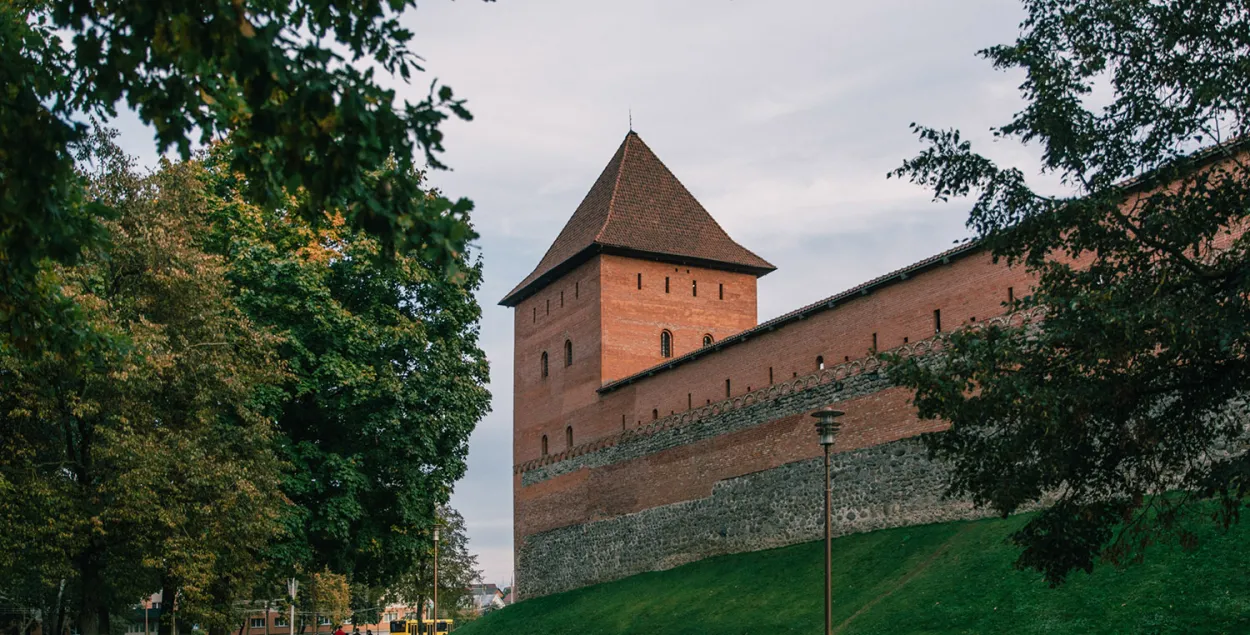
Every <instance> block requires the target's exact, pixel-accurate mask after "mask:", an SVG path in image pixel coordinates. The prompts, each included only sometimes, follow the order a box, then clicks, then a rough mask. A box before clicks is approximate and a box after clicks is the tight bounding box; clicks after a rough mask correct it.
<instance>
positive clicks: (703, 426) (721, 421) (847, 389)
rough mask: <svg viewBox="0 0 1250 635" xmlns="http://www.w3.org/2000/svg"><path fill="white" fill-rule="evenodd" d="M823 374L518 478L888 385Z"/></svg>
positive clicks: (537, 478)
mask: <svg viewBox="0 0 1250 635" xmlns="http://www.w3.org/2000/svg"><path fill="white" fill-rule="evenodd" d="M823 375H824V381H825V383H819V382H820V381H821V376H820V375H813V376H810V377H804V378H803V380H802V381H801V382H793V385H790V386H787V387H785V388H782V387H779V389H778V392H779V393H781V392H782V391H785V392H784V394H781V395H780V396H778V397H776V398H775V399H771V400H766V397H767V394H766V391H761V392H765V394H764V395H759V396H758V397H757V398H759V399H761V401H756V402H754V403H749V405H746V406H744V407H741V408H739V409H737V410H734V409H731V407H732V406H731V404H717V407H716V408H709V409H710V410H716V411H717V412H719V414H713V415H711V416H707V417H706V418H704V419H700V420H698V421H695V422H693V423H690V424H688V425H677V426H675V427H670V426H672V425H673V424H675V423H680V421H681V417H680V416H678V417H672V418H666V420H665V421H663V422H660V423H659V424H658V425H656V426H655V427H654V432H651V433H650V434H647V433H645V432H650V431H649V430H648V431H644V433H639V434H630V435H625V436H624V438H623V439H622V440H621V441H620V442H619V443H617V444H616V445H612V446H608V447H605V448H602V449H597V450H592V451H589V452H587V453H585V454H580V455H577V456H574V457H571V458H569V459H567V460H564V461H559V462H556V463H552V464H550V465H544V466H542V467H538V468H536V469H532V470H528V471H525V472H523V473H522V475H521V484H522V485H523V486H530V485H533V484H535V483H540V482H542V481H545V480H547V479H550V478H554V477H556V476H560V475H562V474H568V473H570V472H573V471H576V470H579V469H586V468H592V469H593V468H598V467H604V466H607V465H612V464H614V463H621V462H624V461H628V460H631V459H638V458H642V457H644V456H647V455H650V454H655V453H657V452H661V451H664V450H668V449H671V448H677V447H681V446H685V445H689V444H691V443H695V442H697V441H702V440H705V439H709V438H712V437H715V436H720V435H723V434H728V433H731V432H737V431H739V430H744V429H746V428H750V427H754V426H758V425H761V424H764V423H768V422H771V421H776V420H778V419H782V418H785V417H789V416H792V415H798V414H805V413H809V412H812V411H813V410H815V409H817V408H819V407H821V406H824V405H826V404H831V403H835V402H840V401H845V400H848V399H853V398H855V397H862V396H864V395H869V394H872V393H875V392H878V391H880V390H884V389H886V388H889V387H890V384H889V381H888V380H887V379H886V378H885V374H884V373H883V372H881V371H872V372H868V373H862V374H859V375H855V376H851V377H847V378H846V379H843V380H841V381H838V380H835V379H833V377H834V376H836V372H835V371H834V370H832V369H830V371H829V372H828V373H823ZM809 382H810V383H812V384H813V387H812V388H810V389H806V390H804V389H803V388H802V387H801V386H800V385H799V384H804V383H809ZM787 383H788V384H789V383H790V382H787ZM748 401H749V400H748ZM721 408H724V412H720V409H721Z"/></svg>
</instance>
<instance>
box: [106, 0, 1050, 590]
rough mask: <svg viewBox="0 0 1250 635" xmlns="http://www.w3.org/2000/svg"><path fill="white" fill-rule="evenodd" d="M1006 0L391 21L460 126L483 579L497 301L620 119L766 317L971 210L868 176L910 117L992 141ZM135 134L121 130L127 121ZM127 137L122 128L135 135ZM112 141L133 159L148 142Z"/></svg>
mask: <svg viewBox="0 0 1250 635" xmlns="http://www.w3.org/2000/svg"><path fill="white" fill-rule="evenodd" d="M1021 16H1022V13H1021V9H1020V7H1019V5H1018V3H1016V2H1011V1H1005V0H993V1H991V0H876V1H873V2H865V1H863V0H859V1H851V0H803V1H800V0H770V1H768V2H763V1H761V0H680V1H673V0H632V1H628V2H626V1H623V0H621V1H615V0H613V1H608V0H541V1H540V0H531V1H529V2H526V1H523V0H501V1H499V2H497V3H489V4H488V3H483V2H478V1H475V0H459V1H457V2H450V1H448V0H424V1H423V2H422V3H421V5H420V7H419V9H418V10H416V11H414V12H410V13H409V14H408V15H407V16H405V21H406V22H407V24H408V26H410V27H411V28H412V29H413V30H414V31H415V33H416V38H415V42H414V45H413V48H414V50H416V51H417V52H418V53H420V54H421V55H422V56H423V57H424V58H425V59H426V61H427V64H426V67H427V70H428V75H427V76H426V77H425V78H424V79H422V78H418V80H417V81H415V82H414V84H413V85H412V86H403V85H402V84H401V85H399V91H400V93H401V95H402V96H405V97H407V98H408V99H410V100H412V101H416V100H418V99H420V97H421V96H422V95H423V94H424V92H425V90H426V89H427V88H428V81H429V80H430V79H432V78H434V77H437V78H438V79H439V80H440V81H442V82H444V83H447V84H449V85H451V86H452V87H453V88H454V89H455V91H456V94H457V96H461V97H464V98H467V99H468V100H469V102H468V105H469V108H470V110H471V111H472V112H473V114H474V116H475V119H474V121H472V122H469V123H458V122H457V123H453V124H450V125H447V126H446V128H445V132H446V134H447V138H446V141H445V145H446V146H447V149H448V152H447V153H446V155H445V157H444V162H445V163H447V164H448V165H450V166H451V167H452V168H453V171H451V172H443V173H437V174H434V175H433V179H432V181H433V183H434V184H435V185H436V186H438V187H440V188H442V189H443V190H444V192H445V193H447V194H448V195H451V196H468V197H469V198H472V199H473V200H474V201H475V203H476V205H477V210H476V212H475V214H474V221H475V223H476V225H477V229H478V231H479V232H480V233H481V235H482V237H481V240H480V243H479V248H480V249H479V251H480V253H481V254H482V255H483V257H484V259H485V270H486V273H485V282H484V284H483V287H482V290H481V293H480V296H479V299H480V301H481V304H482V308H483V322H482V345H483V348H484V349H485V350H486V353H487V356H488V357H489V358H490V361H491V378H492V382H491V391H492V393H493V394H494V402H493V412H492V413H491V414H490V415H489V416H487V417H486V419H485V420H483V421H482V422H481V424H479V425H478V428H477V430H476V432H474V434H473V437H472V440H471V450H470V453H469V471H468V475H467V476H466V477H465V479H464V480H463V481H461V482H460V483H459V484H458V485H457V487H456V491H455V495H454V496H453V499H452V501H453V504H454V505H455V507H457V508H458V509H459V510H460V511H461V512H462V513H463V514H464V516H465V519H466V521H467V523H468V529H469V535H470V547H471V548H472V549H473V550H474V551H475V552H477V554H478V555H479V558H480V561H481V564H482V567H483V568H484V569H485V578H486V580H487V581H489V582H496V583H500V584H506V583H508V582H509V581H510V579H511V576H512V564H513V561H512V478H511V475H512V468H511V464H512V453H511V443H512V433H511V423H512V422H511V415H512V322H511V320H512V316H511V311H512V310H511V309H507V308H504V307H500V306H498V304H497V303H498V301H499V299H500V298H502V297H503V295H504V294H505V293H507V291H508V290H509V289H511V288H512V287H513V286H514V285H515V284H516V283H517V282H518V281H520V280H521V279H522V278H523V277H524V276H525V275H526V274H528V273H529V272H530V271H531V270H532V269H533V268H534V266H535V265H536V264H537V263H538V260H539V258H541V257H542V255H543V253H544V252H545V251H546V249H547V247H548V246H549V245H550V243H551V241H552V240H554V239H555V236H556V234H557V233H558V232H559V231H560V228H561V227H563V225H564V222H565V221H566V220H568V217H569V216H570V215H571V214H572V213H573V210H574V209H575V208H576V207H577V204H578V203H579V202H580V201H581V199H582V197H583V196H585V194H586V191H587V190H588V189H589V188H590V185H591V184H592V183H593V182H594V180H595V177H596V176H598V174H599V172H600V170H602V169H603V167H604V165H605V164H606V163H607V161H608V159H609V158H610V157H611V156H612V154H613V152H615V150H616V148H617V146H618V145H619V144H620V142H621V140H622V139H623V138H624V136H625V133H626V132H627V131H628V129H629V125H628V121H629V119H628V118H629V112H630V111H631V110H632V112H633V126H634V129H635V130H636V131H637V132H638V133H639V134H640V135H641V136H642V138H643V139H644V140H645V141H646V142H647V144H648V145H649V146H651V148H652V149H653V150H654V151H655V152H656V154H657V155H658V156H659V157H660V159H661V160H662V161H664V162H665V164H666V165H668V167H669V169H671V170H672V171H673V172H674V173H675V174H676V175H677V177H678V178H679V179H680V180H681V181H682V183H684V184H685V185H686V187H687V188H688V189H689V190H690V191H691V192H692V193H693V194H694V195H695V197H696V198H697V199H699V201H701V202H702V203H703V205H704V207H706V208H707V210H708V211H709V212H710V213H711V214H712V216H713V217H715V218H716V219H717V220H718V221H719V222H720V224H721V225H722V226H723V227H724V228H725V230H726V231H728V232H729V235H730V236H732V237H733V238H734V239H735V240H737V241H738V242H739V243H742V244H743V245H744V246H746V247H747V248H749V249H751V250H752V251H754V252H755V253H757V254H759V255H760V256H762V257H764V258H765V259H766V260H768V261H770V262H772V263H773V264H774V265H776V266H777V271H775V272H774V273H772V274H770V275H768V276H766V277H764V278H763V279H761V281H760V285H759V294H760V302H759V310H760V316H759V317H760V319H761V320H763V319H768V318H770V317H773V316H776V315H778V314H781V313H784V312H786V311H789V310H791V309H794V308H797V307H799V306H801V305H804V304H807V303H810V302H813V301H815V300H818V299H820V298H823V297H825V296H829V295H832V294H834V293H836V292H838V291H841V290H843V289H846V288H848V287H851V286H853V285H855V284H857V283H859V282H862V281H864V280H867V279H869V278H872V277H874V276H876V275H879V274H881V273H885V272H887V271H890V270H892V269H896V268H898V267H901V266H904V265H907V264H909V263H911V262H915V261H917V260H920V259H922V258H924V257H925V256H928V255H931V254H933V253H936V252H938V251H941V250H944V249H946V248H948V247H950V246H951V244H952V242H954V241H956V240H958V239H962V238H964V237H965V236H967V231H966V230H965V229H964V226H963V223H964V220H965V218H966V214H967V209H968V203H967V202H966V201H956V202H952V203H950V204H945V205H943V204H937V203H933V202H931V201H930V199H929V196H928V195H927V194H926V192H925V191H924V190H922V189H921V188H919V187H917V186H914V185H911V184H909V183H906V182H899V181H898V180H896V179H891V180H886V178H885V175H886V173H887V172H888V171H890V170H891V169H893V168H895V167H897V166H898V165H899V164H900V162H901V161H902V160H903V159H905V158H908V157H910V156H913V155H914V154H915V153H916V152H917V151H918V150H919V149H920V146H919V144H918V143H917V142H916V140H915V138H914V137H913V136H912V135H911V134H910V132H909V130H908V127H907V126H908V123H909V122H912V121H916V122H919V123H923V124H926V125H933V126H942V127H947V126H954V127H959V128H961V129H962V130H963V131H964V133H965V134H966V135H968V136H969V137H970V138H971V139H972V140H973V141H974V143H976V142H977V141H980V142H982V143H981V144H980V145H979V147H980V149H981V150H983V151H985V152H986V153H987V154H990V155H991V156H992V157H994V158H996V159H999V160H1001V161H1003V162H1009V163H1014V164H1017V165H1020V166H1022V167H1026V168H1027V167H1028V166H1032V165H1036V161H1035V159H1034V158H1033V157H1034V154H1035V153H1033V152H1030V151H1028V150H1027V149H1023V148H1020V147H1019V146H1016V145H1013V144H1007V143H997V144H995V143H993V142H992V140H991V138H990V135H989V132H988V131H989V128H990V126H991V125H995V124H1002V123H1004V122H1005V121H1006V120H1007V118H1008V117H1009V116H1010V115H1011V114H1012V113H1013V112H1015V111H1016V110H1018V109H1019V107H1020V101H1019V98H1018V93H1017V90H1016V86H1017V85H1018V84H1019V83H1020V80H1021V76H1020V75H1018V74H1009V73H1002V72H998V71H995V70H993V69H992V68H991V67H990V65H989V63H988V62H986V61H985V60H982V59H980V58H978V57H976V55H975V52H976V51H977V50H979V49H981V48H984V47H986V46H990V45H993V44H998V43H1005V42H1009V41H1011V40H1013V39H1014V36H1015V34H1016V32H1017V25H1018V23H1019V21H1020V18H1021ZM127 128H131V126H126V125H123V130H126V129H127ZM131 129H133V128H131ZM123 145H124V146H125V147H127V149H128V150H130V151H131V152H133V153H136V154H138V155H140V156H141V157H151V156H152V150H151V141H150V137H145V136H144V135H143V134H140V133H135V134H133V135H130V134H128V138H127V139H125V140H124V143H123Z"/></svg>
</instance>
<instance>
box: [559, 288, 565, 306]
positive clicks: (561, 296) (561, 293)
mask: <svg viewBox="0 0 1250 635" xmlns="http://www.w3.org/2000/svg"><path fill="white" fill-rule="evenodd" d="M560 308H564V292H563V291H561V292H560Z"/></svg>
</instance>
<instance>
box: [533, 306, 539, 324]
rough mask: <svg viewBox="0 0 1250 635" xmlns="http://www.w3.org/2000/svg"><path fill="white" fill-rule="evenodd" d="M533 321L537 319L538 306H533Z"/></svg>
mask: <svg viewBox="0 0 1250 635" xmlns="http://www.w3.org/2000/svg"><path fill="white" fill-rule="evenodd" d="M534 321H535V322H537V321H538V307H534Z"/></svg>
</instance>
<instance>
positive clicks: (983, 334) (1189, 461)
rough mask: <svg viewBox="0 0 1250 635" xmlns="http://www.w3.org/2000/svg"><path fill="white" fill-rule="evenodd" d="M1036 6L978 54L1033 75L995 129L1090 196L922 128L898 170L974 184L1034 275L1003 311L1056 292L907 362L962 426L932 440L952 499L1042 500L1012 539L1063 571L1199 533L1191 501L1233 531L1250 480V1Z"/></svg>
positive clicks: (1055, 572)
mask: <svg viewBox="0 0 1250 635" xmlns="http://www.w3.org/2000/svg"><path fill="white" fill-rule="evenodd" d="M1024 6H1025V9H1026V11H1027V18H1026V19H1025V20H1024V22H1023V23H1022V25H1021V32H1020V36H1019V38H1018V39H1017V40H1016V41H1015V42H1014V43H1013V44H1007V45H1002V46H995V47H992V48H989V49H986V50H984V51H982V52H981V55H982V56H984V57H986V58H988V59H989V60H991V61H992V62H993V64H994V65H995V66H996V67H997V68H1001V69H1020V70H1022V71H1023V73H1024V76H1025V80H1024V83H1023V84H1022V85H1021V86H1020V91H1021V94H1022V96H1023V98H1024V100H1025V106H1024V108H1023V110H1021V111H1020V112H1019V113H1017V114H1016V115H1015V116H1014V117H1013V118H1012V119H1011V120H1010V121H1008V122H1006V123H1005V124H1004V125H1003V126H1001V127H998V128H995V129H994V133H995V135H996V136H998V137H1000V138H1005V139H1015V140H1018V141H1021V142H1028V143H1033V144H1037V145H1038V146H1040V148H1041V150H1042V165H1043V169H1044V170H1045V171H1046V172H1049V173H1053V174H1057V175H1059V176H1060V177H1062V179H1063V180H1064V182H1065V183H1067V184H1069V185H1071V186H1072V187H1073V188H1074V189H1075V190H1076V192H1075V193H1074V194H1073V195H1072V196H1066V197H1064V196H1048V195H1044V194H1041V193H1039V192H1037V191H1035V190H1034V189H1033V188H1032V187H1031V186H1030V185H1029V184H1028V182H1027V179H1026V178H1025V175H1024V173H1023V172H1022V171H1021V170H1019V169H1017V168H1011V167H1003V166H999V165H997V164H995V163H994V162H993V161H992V160H990V159H988V158H986V157H985V156H983V155H981V154H978V153H977V152H975V151H973V149H972V147H971V145H970V144H969V143H968V142H967V141H965V140H964V139H963V138H962V137H961V136H960V134H959V132H958V131H954V130H937V129H932V128H926V127H917V131H918V133H919V136H920V138H921V139H922V140H923V141H924V142H925V143H926V144H927V145H928V147H927V148H926V149H925V150H924V151H922V152H921V153H920V154H919V155H918V156H917V157H915V158H913V159H911V160H908V161H906V162H905V163H904V164H903V166H902V167H901V168H899V169H898V170H897V171H896V172H895V173H894V174H895V175H897V176H900V177H909V178H910V179H912V180H913V181H915V182H917V183H920V184H923V185H926V186H928V187H930V188H932V189H933V192H934V195H935V197H936V198H939V199H946V198H948V197H961V196H969V195H970V196H973V197H975V204H974V206H973V209H972V213H971V216H970V218H969V221H968V225H969V227H970V228H972V229H973V230H975V232H976V234H977V235H978V237H979V238H980V239H981V240H982V241H983V244H984V246H985V247H986V248H987V249H989V250H991V251H992V252H993V254H995V255H996V256H998V257H1002V258H1005V259H1006V261H1007V262H1008V263H1010V264H1012V265H1016V266H1024V267H1027V268H1028V270H1029V271H1031V272H1032V273H1033V274H1035V275H1036V276H1037V284H1036V287H1035V288H1034V289H1033V292H1032V294H1031V295H1030V296H1028V297H1024V298H1021V299H1020V300H1019V301H1018V302H1017V303H1016V304H1015V305H1014V306H1012V307H1009V308H1010V309H1012V310H1021V309H1030V308H1035V307H1044V310H1045V319H1044V322H1043V323H1042V324H1041V325H1040V326H1036V325H1035V326H1034V327H1025V328H985V329H982V330H975V331H963V332H959V333H956V334H954V335H952V336H951V337H950V339H949V341H948V342H947V345H946V353H945V355H944V356H943V357H942V358H940V359H935V360H918V359H913V360H897V361H898V362H899V363H897V364H895V365H894V366H893V371H892V374H893V377H894V378H895V379H896V380H897V381H898V382H899V383H901V384H902V385H905V386H909V387H911V388H914V389H915V390H916V400H915V401H916V405H917V406H918V408H919V410H920V413H921V415H922V416H924V417H928V418H941V419H944V420H946V421H948V422H950V425H951V428H950V431H949V432H945V433H941V434H938V435H935V436H933V437H932V438H931V439H930V440H929V442H930V446H931V448H932V450H933V451H934V452H935V453H936V455H937V456H939V457H942V458H944V459H948V460H949V461H950V462H951V465H952V466H953V470H954V480H953V483H952V490H953V492H954V493H956V494H967V495H971V497H972V498H973V499H974V500H975V501H976V502H978V503H981V504H984V505H988V506H990V507H992V508H993V509H995V510H997V511H999V512H1001V513H1003V514H1007V513H1011V512H1013V511H1016V510H1018V509H1020V508H1021V506H1023V505H1027V504H1030V503H1035V502H1038V501H1045V503H1046V505H1047V507H1046V509H1045V510H1044V511H1043V512H1042V513H1040V514H1039V515H1038V516H1036V517H1035V518H1034V519H1032V520H1031V521H1030V522H1029V523H1028V524H1027V525H1026V526H1024V527H1023V528H1022V529H1021V530H1020V531H1019V532H1017V533H1016V534H1015V535H1014V537H1013V540H1014V542H1015V543H1016V544H1017V545H1019V546H1020V547H1022V548H1023V550H1022V553H1021V555H1020V559H1019V561H1018V564H1019V565H1020V566H1023V567H1032V568H1036V569H1038V570H1040V571H1042V572H1043V573H1044V574H1045V577H1046V579H1047V580H1049V581H1050V582H1051V583H1059V582H1061V581H1063V580H1064V579H1065V577H1066V576H1067V575H1068V574H1069V573H1070V572H1071V571H1073V570H1085V571H1089V570H1090V569H1091V568H1092V567H1093V566H1094V564H1095V562H1096V561H1098V560H1099V559H1100V558H1106V559H1109V560H1111V561H1114V562H1124V561H1127V560H1132V559H1134V558H1139V557H1140V556H1141V555H1142V552H1143V550H1144V549H1145V548H1146V547H1148V546H1149V545H1151V544H1154V543H1156V542H1158V541H1160V540H1165V539H1177V540H1179V541H1180V542H1181V543H1182V544H1185V545H1191V544H1192V542H1193V536H1194V534H1193V533H1192V531H1191V530H1190V529H1189V528H1188V527H1191V526H1192V525H1190V524H1189V523H1191V522H1196V521H1198V520H1201V519H1196V518H1193V517H1192V514H1191V513H1189V512H1188V510H1191V509H1192V507H1191V506H1190V505H1188V503H1190V502H1191V501H1192V500H1193V499H1195V498H1202V497H1217V498H1218V499H1219V500H1221V501H1222V502H1223V505H1222V507H1221V509H1222V512H1221V513H1220V514H1218V518H1217V519H1216V520H1217V521H1218V522H1222V523H1225V524H1227V523H1229V522H1233V521H1235V520H1236V519H1237V518H1238V515H1239V513H1240V510H1241V508H1242V505H1243V504H1244V499H1245V496H1246V494H1247V493H1248V490H1247V488H1248V487H1250V457H1248V456H1247V455H1246V454H1245V452H1244V450H1245V449H1246V447H1247V441H1248V439H1247V432H1246V430H1247V429H1246V422H1247V419H1246V416H1245V415H1246V412H1245V408H1244V397H1245V390H1246V386H1248V385H1250V356H1247V345H1248V344H1250V329H1248V328H1247V325H1250V266H1248V265H1250V263H1248V261H1247V238H1246V237H1245V235H1244V234H1243V233H1242V230H1243V229H1244V227H1245V221H1246V215H1247V213H1248V210H1250V178H1248V176H1250V175H1248V174H1247V167H1248V166H1247V155H1246V150H1245V144H1243V143H1242V140H1243V139H1244V138H1245V134H1246V132H1247V126H1250V72H1248V69H1250V6H1248V5H1246V4H1245V3H1241V2H1228V1H1224V0H1167V1H1165V0H1027V1H1026V2H1025V3H1024ZM1200 148H1205V149H1203V150H1201V151H1199V152H1197V155H1196V156H1195V154H1194V153H1195V151H1196V150H1198V149H1200ZM1126 180H1133V181H1132V183H1130V184H1125V181H1126ZM1168 491H1172V492H1173V493H1172V494H1169V495H1160V494H1162V493H1163V492H1168Z"/></svg>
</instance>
